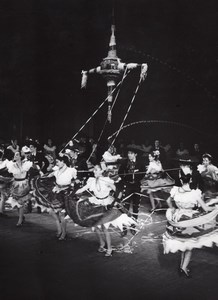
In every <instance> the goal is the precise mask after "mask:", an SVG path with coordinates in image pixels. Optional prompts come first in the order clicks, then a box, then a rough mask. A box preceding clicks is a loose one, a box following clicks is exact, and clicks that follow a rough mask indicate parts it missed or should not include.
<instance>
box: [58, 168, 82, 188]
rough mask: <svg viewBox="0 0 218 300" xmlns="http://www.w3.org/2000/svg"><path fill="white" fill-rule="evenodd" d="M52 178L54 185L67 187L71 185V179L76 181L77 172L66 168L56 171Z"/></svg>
mask: <svg viewBox="0 0 218 300" xmlns="http://www.w3.org/2000/svg"><path fill="white" fill-rule="evenodd" d="M54 176H55V178H56V183H57V184H59V185H69V184H71V180H72V179H76V177H77V170H76V169H75V168H69V167H67V168H66V169H64V171H63V170H62V169H58V170H56V171H55V172H54Z"/></svg>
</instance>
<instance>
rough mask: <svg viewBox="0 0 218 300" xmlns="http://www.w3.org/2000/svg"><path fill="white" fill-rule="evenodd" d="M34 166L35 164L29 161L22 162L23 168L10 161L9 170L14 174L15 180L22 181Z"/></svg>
mask: <svg viewBox="0 0 218 300" xmlns="http://www.w3.org/2000/svg"><path fill="white" fill-rule="evenodd" d="M32 165H33V163H32V162H31V161H29V160H27V161H24V162H22V164H21V166H19V165H18V164H17V163H16V162H13V161H11V160H10V161H8V163H7V168H8V172H9V173H12V174H13V176H14V177H15V178H17V179H20V178H25V177H26V174H27V172H28V171H29V169H30V168H31V167H32Z"/></svg>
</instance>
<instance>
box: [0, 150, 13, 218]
mask: <svg viewBox="0 0 218 300" xmlns="http://www.w3.org/2000/svg"><path fill="white" fill-rule="evenodd" d="M7 164H8V159H5V158H4V148H3V147H0V217H1V218H5V217H7V214H5V201H6V200H7V198H8V197H9V192H10V187H11V183H12V181H13V176H11V174H10V173H9V172H8V169H7Z"/></svg>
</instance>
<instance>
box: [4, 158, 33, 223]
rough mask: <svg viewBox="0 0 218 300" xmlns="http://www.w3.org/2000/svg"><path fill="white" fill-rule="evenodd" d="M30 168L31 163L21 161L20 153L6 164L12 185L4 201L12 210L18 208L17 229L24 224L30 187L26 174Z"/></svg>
mask: <svg viewBox="0 0 218 300" xmlns="http://www.w3.org/2000/svg"><path fill="white" fill-rule="evenodd" d="M31 167H32V162H30V161H27V160H25V161H23V160H22V157H21V155H20V152H16V153H15V155H14V160H13V161H9V162H8V163H7V168H8V172H9V173H12V174H13V177H14V181H13V183H12V188H11V193H10V197H9V199H8V200H7V201H6V202H7V203H9V204H11V206H12V208H14V207H17V208H18V214H19V219H18V222H17V225H16V226H17V227H20V226H22V225H23V223H24V219H25V218H24V205H25V203H26V202H27V201H28V200H29V199H30V194H29V192H30V185H29V181H28V179H27V174H28V171H29V170H30V168H31Z"/></svg>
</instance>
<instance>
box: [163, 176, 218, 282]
mask: <svg viewBox="0 0 218 300" xmlns="http://www.w3.org/2000/svg"><path fill="white" fill-rule="evenodd" d="M191 176H192V175H191V174H190V173H189V172H188V171H187V173H186V174H184V172H182V171H181V177H180V180H181V183H182V186H181V187H178V186H174V187H173V188H172V190H171V193H170V197H169V198H168V200H167V203H168V205H169V209H168V210H167V213H166V217H167V220H168V225H167V229H166V232H165V233H164V235H163V246H164V253H169V252H172V253H175V252H177V251H181V252H182V255H181V262H180V269H179V272H180V274H181V275H184V276H185V277H187V278H188V277H190V271H189V269H188V265H189V262H190V259H191V254H192V249H194V248H202V247H203V246H206V247H212V245H213V243H215V244H216V245H218V229H216V215H217V214H218V209H217V208H216V209H214V208H211V207H209V206H207V205H206V204H205V203H204V201H203V200H202V195H201V191H200V190H199V189H195V190H194V189H191V188H190V180H191ZM173 201H174V202H175V206H173Z"/></svg>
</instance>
